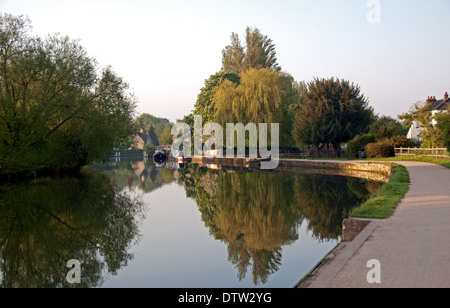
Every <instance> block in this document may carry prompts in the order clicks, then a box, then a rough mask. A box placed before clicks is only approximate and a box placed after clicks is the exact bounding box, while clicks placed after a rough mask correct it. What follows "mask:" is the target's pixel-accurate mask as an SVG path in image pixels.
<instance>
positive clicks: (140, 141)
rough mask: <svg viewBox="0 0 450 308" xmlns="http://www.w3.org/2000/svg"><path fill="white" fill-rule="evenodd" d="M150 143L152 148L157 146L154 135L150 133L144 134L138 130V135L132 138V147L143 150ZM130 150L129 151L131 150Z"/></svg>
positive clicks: (156, 139)
mask: <svg viewBox="0 0 450 308" xmlns="http://www.w3.org/2000/svg"><path fill="white" fill-rule="evenodd" d="M147 143H150V145H151V146H152V147H156V146H159V142H158V138H157V136H156V135H154V134H152V133H151V132H150V131H149V132H146V131H145V130H144V129H142V128H141V129H140V131H139V134H136V135H135V136H134V138H133V144H132V147H134V148H136V149H139V150H143V149H144V146H145V145H146V144H147ZM132 147H131V148H132ZM131 148H130V149H131Z"/></svg>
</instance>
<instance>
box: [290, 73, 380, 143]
mask: <svg viewBox="0 0 450 308" xmlns="http://www.w3.org/2000/svg"><path fill="white" fill-rule="evenodd" d="M374 120H375V116H374V113H373V109H372V107H370V106H369V102H368V100H367V98H366V97H365V96H364V95H363V94H361V90H360V87H359V86H358V85H355V84H353V83H350V82H349V81H346V80H342V79H335V78H330V79H317V78H316V79H314V80H313V81H311V82H309V83H308V85H307V90H306V91H305V93H304V100H303V102H302V104H301V105H300V108H299V110H298V112H297V114H296V116H295V121H294V136H295V139H296V141H297V144H298V145H314V146H315V147H316V148H317V149H321V148H323V147H324V146H327V147H329V148H332V149H340V144H341V143H343V142H347V141H349V140H351V139H353V138H354V137H355V136H356V135H358V134H361V133H366V132H367V131H368V129H369V127H370V125H371V124H372V123H373V122H374Z"/></svg>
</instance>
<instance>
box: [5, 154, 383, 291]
mask: <svg viewBox="0 0 450 308" xmlns="http://www.w3.org/2000/svg"><path fill="white" fill-rule="evenodd" d="M95 167H96V169H95V170H94V171H92V170H91V171H87V172H84V173H83V174H82V175H80V176H79V177H70V178H66V177H62V178H57V179H39V180H36V181H32V182H31V183H26V184H25V183H24V184H20V185H18V184H15V185H3V186H0V286H1V287H55V286H56V287H74V286H81V287H199V288H201V287H213V288H215V287H221V288H234V287H237V288H240V287H252V288H253V287H292V286H294V285H295V284H296V283H297V282H298V281H299V280H300V279H301V278H302V277H303V276H304V275H305V274H306V273H307V272H308V271H309V270H310V269H311V268H312V267H313V266H314V265H315V264H317V262H318V261H320V260H321V259H322V258H323V257H324V256H325V255H326V254H327V252H329V251H330V250H331V249H332V248H333V247H334V246H335V245H336V244H337V243H338V242H339V240H340V235H341V232H342V229H341V226H342V220H343V218H345V216H346V214H347V213H348V212H349V211H350V210H351V209H352V208H354V207H356V206H358V205H359V204H360V203H361V201H362V200H363V199H364V198H366V197H367V196H368V194H369V193H370V192H373V191H374V190H376V189H377V188H378V186H379V184H377V183H373V182H370V181H365V180H361V179H357V178H347V177H342V176H330V175H312V174H311V175H309V174H298V173H297V174H296V173H281V172H264V173H263V172H255V171H252V172H249V171H244V170H230V169H229V170H211V169H206V168H203V167H199V166H195V165H189V166H186V167H185V168H183V169H178V168H176V166H166V167H165V168H161V167H156V166H154V165H153V164H152V163H151V162H143V161H131V160H129V161H121V162H110V163H108V164H105V165H101V166H95ZM71 259H76V260H79V261H80V262H81V284H79V285H71V284H69V283H68V282H67V280H66V275H67V273H68V271H69V270H70V268H67V267H66V266H67V262H68V261H69V260H71Z"/></svg>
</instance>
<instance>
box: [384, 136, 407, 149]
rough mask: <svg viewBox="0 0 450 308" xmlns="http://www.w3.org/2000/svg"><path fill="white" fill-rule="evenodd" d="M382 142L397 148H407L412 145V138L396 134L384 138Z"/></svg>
mask: <svg viewBox="0 0 450 308" xmlns="http://www.w3.org/2000/svg"><path fill="white" fill-rule="evenodd" d="M381 142H383V143H389V144H392V145H393V146H394V147H396V148H407V147H410V146H411V140H409V139H408V138H406V136H394V137H391V138H387V139H384V140H382V141H381Z"/></svg>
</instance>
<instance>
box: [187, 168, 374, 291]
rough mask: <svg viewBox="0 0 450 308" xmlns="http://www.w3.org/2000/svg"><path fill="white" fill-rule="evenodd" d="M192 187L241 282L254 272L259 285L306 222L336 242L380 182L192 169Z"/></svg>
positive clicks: (320, 235)
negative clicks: (350, 215)
mask: <svg viewBox="0 0 450 308" xmlns="http://www.w3.org/2000/svg"><path fill="white" fill-rule="evenodd" d="M188 174H189V184H188V185H187V186H194V187H195V189H191V191H195V193H194V194H191V197H193V198H195V200H196V203H197V205H198V207H199V210H200V211H201V213H202V220H203V221H204V223H205V225H206V226H207V227H208V228H209V230H210V234H211V235H212V236H214V238H215V239H217V240H221V241H223V242H224V243H226V244H227V246H228V259H229V261H230V262H232V263H233V264H234V265H235V267H236V269H237V271H238V277H239V280H242V279H243V278H245V277H246V275H247V273H248V272H249V271H251V274H252V278H253V283H254V284H255V285H258V284H265V283H266V282H267V279H268V277H269V276H270V275H271V274H273V273H274V272H276V271H278V270H279V267H280V266H281V259H282V247H283V246H287V245H291V244H292V243H294V242H295V241H297V240H298V237H299V234H298V230H299V226H300V225H301V224H302V223H303V221H304V220H305V219H306V220H307V222H308V230H309V231H311V232H312V234H313V236H314V237H316V238H317V239H320V240H333V239H334V240H337V239H339V237H340V236H341V234H342V221H343V219H344V218H345V217H346V215H347V213H348V212H350V211H351V209H353V208H354V207H357V206H358V205H359V204H360V203H361V201H362V200H363V199H364V198H366V197H367V196H368V195H369V193H370V190H372V189H376V187H377V185H378V184H375V185H373V184H370V185H367V182H366V183H363V182H362V181H361V180H360V179H357V178H347V177H342V176H330V175H318V174H289V173H261V172H234V171H229V172H226V171H217V170H209V169H205V168H195V167H193V168H191V169H190V170H189V173H188Z"/></svg>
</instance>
